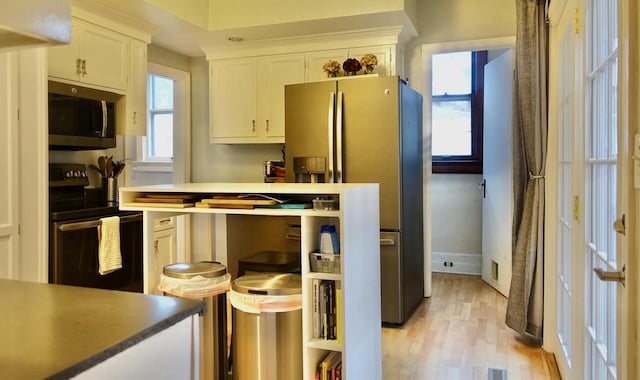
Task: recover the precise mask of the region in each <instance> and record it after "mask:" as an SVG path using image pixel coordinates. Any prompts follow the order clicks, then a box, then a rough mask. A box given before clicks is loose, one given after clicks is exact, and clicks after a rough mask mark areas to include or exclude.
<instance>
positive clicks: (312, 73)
mask: <svg viewBox="0 0 640 380" xmlns="http://www.w3.org/2000/svg"><path fill="white" fill-rule="evenodd" d="M347 58H349V51H348V50H347V49H339V50H321V51H313V52H309V53H307V54H306V59H307V73H306V79H307V82H317V81H319V80H323V79H326V78H327V73H325V72H324V70H323V69H322V67H323V66H324V64H325V63H327V62H329V61H336V62H338V63H339V64H340V73H339V75H344V72H343V71H342V63H343V62H344V61H345V60H346V59H347Z"/></svg>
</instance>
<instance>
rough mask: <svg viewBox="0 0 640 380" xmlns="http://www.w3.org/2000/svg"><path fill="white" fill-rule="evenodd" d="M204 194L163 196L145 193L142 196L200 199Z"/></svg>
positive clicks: (162, 194) (161, 194)
mask: <svg viewBox="0 0 640 380" xmlns="http://www.w3.org/2000/svg"><path fill="white" fill-rule="evenodd" d="M205 196H206V194H164V193H145V194H142V196H141V197H143V198H155V199H200V198H203V197H205Z"/></svg>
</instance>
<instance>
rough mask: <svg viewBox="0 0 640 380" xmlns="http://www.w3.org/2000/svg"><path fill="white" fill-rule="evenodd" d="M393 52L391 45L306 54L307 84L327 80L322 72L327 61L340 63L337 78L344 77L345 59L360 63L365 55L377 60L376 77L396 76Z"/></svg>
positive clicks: (393, 48) (359, 73)
mask: <svg viewBox="0 0 640 380" xmlns="http://www.w3.org/2000/svg"><path fill="white" fill-rule="evenodd" d="M393 51H395V47H394V46H391V45H383V46H368V47H361V48H349V49H337V50H321V51H314V52H309V53H307V54H306V60H307V73H306V80H307V82H316V81H319V80H323V79H326V78H327V73H326V72H324V70H323V69H322V67H323V66H324V64H325V63H327V62H328V61H337V62H338V63H340V73H339V74H338V76H344V70H342V64H343V63H344V61H345V60H346V59H347V58H355V59H357V60H358V61H360V58H362V56H363V55H365V54H368V53H370V54H373V55H375V56H376V58H377V59H378V65H376V67H375V69H374V71H373V72H374V73H375V74H378V75H396V70H395V67H394V65H392V55H393V54H392V52H393ZM363 71H364V68H363V70H361V71H359V72H358V75H362V74H363Z"/></svg>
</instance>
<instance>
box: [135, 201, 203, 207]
mask: <svg viewBox="0 0 640 380" xmlns="http://www.w3.org/2000/svg"><path fill="white" fill-rule="evenodd" d="M123 206H126V207H161V208H187V207H193V206H194V203H161V202H131V203H124V204H123Z"/></svg>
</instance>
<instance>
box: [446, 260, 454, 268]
mask: <svg viewBox="0 0 640 380" xmlns="http://www.w3.org/2000/svg"><path fill="white" fill-rule="evenodd" d="M444 266H445V267H452V266H453V261H445V262H444Z"/></svg>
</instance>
